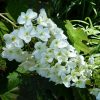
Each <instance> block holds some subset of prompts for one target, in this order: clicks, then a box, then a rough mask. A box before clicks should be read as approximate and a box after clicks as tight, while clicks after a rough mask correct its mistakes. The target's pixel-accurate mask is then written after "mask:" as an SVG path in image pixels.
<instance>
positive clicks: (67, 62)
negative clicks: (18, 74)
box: [2, 9, 92, 88]
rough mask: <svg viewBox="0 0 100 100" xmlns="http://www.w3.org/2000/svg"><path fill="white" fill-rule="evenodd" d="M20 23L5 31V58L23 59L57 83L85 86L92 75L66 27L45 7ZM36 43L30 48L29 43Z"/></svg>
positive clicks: (28, 66)
mask: <svg viewBox="0 0 100 100" xmlns="http://www.w3.org/2000/svg"><path fill="white" fill-rule="evenodd" d="M17 21H18V23H19V24H21V26H20V27H19V28H18V29H16V30H14V31H13V32H11V33H10V34H5V35H4V39H5V43H6V46H5V47H4V48H3V52H2V57H3V58H7V59H8V60H10V61H12V60H16V61H18V62H20V63H21V64H20V66H22V67H24V68H26V69H27V70H28V71H36V72H37V73H38V74H39V75H41V76H43V77H46V78H49V79H50V81H53V82H55V83H56V84H64V85H65V86H66V87H70V86H76V87H80V88H85V85H86V81H87V80H89V78H90V77H91V75H92V70H91V69H89V68H88V66H87V63H86V62H85V61H84V57H83V56H82V55H79V54H78V53H77V51H76V50H75V48H74V47H73V46H72V45H70V44H69V42H68V41H67V37H66V36H65V35H64V34H63V30H62V29H61V28H58V27H57V25H56V24H55V23H54V22H53V21H52V20H51V19H50V18H48V17H47V14H46V12H45V10H44V9H41V10H40V14H39V15H38V14H37V13H36V12H34V11H32V9H28V10H27V12H26V13H24V12H22V13H21V15H20V16H19V17H18V20H17ZM30 43H33V45H32V46H31V47H30V48H33V49H32V50H30V51H29V50H27V49H25V47H26V46H30V45H29V44H30Z"/></svg>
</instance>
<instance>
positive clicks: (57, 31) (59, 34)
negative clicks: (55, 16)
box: [51, 26, 67, 40]
mask: <svg viewBox="0 0 100 100" xmlns="http://www.w3.org/2000/svg"><path fill="white" fill-rule="evenodd" d="M51 34H52V35H54V36H55V38H56V39H60V40H61V39H67V36H65V35H64V33H63V30H62V29H61V28H58V27H57V26H54V27H53V29H51Z"/></svg>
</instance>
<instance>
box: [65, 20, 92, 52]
mask: <svg viewBox="0 0 100 100" xmlns="http://www.w3.org/2000/svg"><path fill="white" fill-rule="evenodd" d="M65 28H66V29H67V34H68V37H69V39H70V41H71V43H72V45H73V46H74V47H75V48H76V49H77V50H78V51H79V52H80V51H82V52H84V53H85V54H87V53H89V52H90V49H89V48H88V46H87V45H86V44H84V43H83V41H85V42H88V37H87V34H86V33H85V32H84V31H83V30H82V29H81V28H75V27H73V25H72V24H71V23H70V21H66V24H65Z"/></svg>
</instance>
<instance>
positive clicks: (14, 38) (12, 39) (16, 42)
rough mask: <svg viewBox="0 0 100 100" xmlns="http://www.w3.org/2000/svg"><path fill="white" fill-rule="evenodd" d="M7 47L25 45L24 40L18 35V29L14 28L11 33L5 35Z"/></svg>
mask: <svg viewBox="0 0 100 100" xmlns="http://www.w3.org/2000/svg"><path fill="white" fill-rule="evenodd" d="M4 39H5V43H6V47H13V46H15V47H18V48H22V47H23V46H24V43H23V41H22V40H21V39H20V38H19V37H18V30H14V31H13V32H12V33H10V34H5V35H4Z"/></svg>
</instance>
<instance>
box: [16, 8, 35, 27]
mask: <svg viewBox="0 0 100 100" xmlns="http://www.w3.org/2000/svg"><path fill="white" fill-rule="evenodd" d="M36 17H37V13H36V12H34V11H33V10H32V9H28V10H27V12H26V13H24V12H21V15H20V16H19V17H18V19H17V22H18V23H19V24H24V25H32V19H35V18H36Z"/></svg>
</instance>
